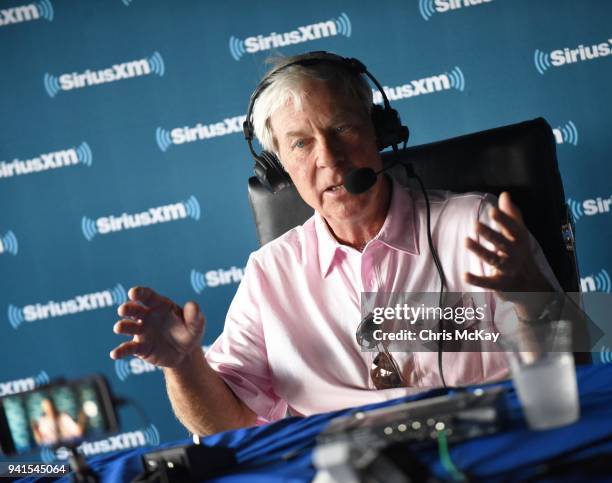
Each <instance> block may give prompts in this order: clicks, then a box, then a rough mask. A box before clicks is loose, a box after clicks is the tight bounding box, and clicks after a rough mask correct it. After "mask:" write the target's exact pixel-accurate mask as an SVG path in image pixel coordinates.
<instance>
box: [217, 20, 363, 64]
mask: <svg viewBox="0 0 612 483" xmlns="http://www.w3.org/2000/svg"><path fill="white" fill-rule="evenodd" d="M351 32H352V27H351V19H350V18H349V17H348V15H347V14H346V13H344V12H343V13H341V14H340V15H339V16H338V18H332V19H330V20H326V21H323V22H318V23H313V24H310V25H304V26H301V27H297V30H291V31H290V32H284V33H280V34H277V33H276V32H272V33H270V34H269V35H266V36H264V35H258V36H256V37H247V38H246V39H244V40H240V39H237V38H236V37H234V36H231V37H230V39H229V50H230V54H231V56H232V57H233V58H234V60H240V58H241V57H242V56H243V55H244V54H254V53H256V52H260V51H262V50H270V49H275V48H278V47H285V46H287V45H292V44H301V43H303V42H310V41H311V40H318V39H321V38H325V37H335V36H336V35H343V36H345V37H350V36H351Z"/></svg>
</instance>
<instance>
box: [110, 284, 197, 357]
mask: <svg viewBox="0 0 612 483" xmlns="http://www.w3.org/2000/svg"><path fill="white" fill-rule="evenodd" d="M128 298H129V299H130V300H129V301H128V302H126V303H124V304H122V305H120V306H119V309H118V310H117V313H118V314H119V316H121V317H125V318H123V319H121V320H119V321H117V323H116V324H115V326H114V327H113V330H114V332H115V333H116V334H123V335H128V336H133V337H132V340H129V341H127V342H123V343H122V344H120V345H118V346H117V347H115V348H114V349H113V350H112V351H111V353H110V356H111V358H113V359H120V358H122V357H127V356H137V357H139V358H141V359H143V360H145V361H147V362H149V363H151V364H155V365H157V366H162V367H176V366H178V365H179V364H180V363H181V362H183V360H184V359H185V357H186V356H188V355H189V354H190V353H191V352H192V351H193V350H194V349H195V348H197V347H199V346H200V343H201V340H202V336H203V335H204V325H205V319H204V315H203V314H202V312H201V311H200V308H199V307H198V304H196V303H195V302H187V303H186V304H185V307H184V308H183V309H181V308H180V307H179V306H178V305H176V304H175V303H174V302H172V300H170V299H168V298H166V297H162V296H161V295H159V294H158V293H156V292H155V291H154V290H152V289H150V288H145V287H132V288H131V289H130V291H129V292H128Z"/></svg>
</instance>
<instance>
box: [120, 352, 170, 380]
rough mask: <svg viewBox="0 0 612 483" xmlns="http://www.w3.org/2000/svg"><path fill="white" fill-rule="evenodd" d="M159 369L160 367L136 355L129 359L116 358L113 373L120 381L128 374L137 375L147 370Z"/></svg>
mask: <svg viewBox="0 0 612 483" xmlns="http://www.w3.org/2000/svg"><path fill="white" fill-rule="evenodd" d="M159 370H161V367H157V366H154V365H153V364H149V363H148V362H147V361H143V360H142V359H139V358H138V357H134V358H132V359H130V360H129V361H126V360H125V359H118V360H116V361H115V373H116V374H117V377H118V378H119V380H120V381H121V382H124V381H125V380H126V379H127V378H128V377H129V376H130V375H134V376H139V375H141V374H146V373H148V372H155V371H159Z"/></svg>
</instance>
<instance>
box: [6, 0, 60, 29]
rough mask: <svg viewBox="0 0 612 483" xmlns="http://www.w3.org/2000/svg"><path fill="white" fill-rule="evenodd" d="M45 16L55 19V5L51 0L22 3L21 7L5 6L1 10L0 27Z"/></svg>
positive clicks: (50, 20)
mask: <svg viewBox="0 0 612 483" xmlns="http://www.w3.org/2000/svg"><path fill="white" fill-rule="evenodd" d="M39 18H44V19H45V20H48V21H49V22H52V21H53V5H52V4H51V2H50V1H49V0H39V1H38V2H34V3H29V4H27V5H21V6H19V7H12V8H3V9H1V10H0V27H4V26H6V25H11V24H14V23H21V22H29V21H31V20H38V19H39Z"/></svg>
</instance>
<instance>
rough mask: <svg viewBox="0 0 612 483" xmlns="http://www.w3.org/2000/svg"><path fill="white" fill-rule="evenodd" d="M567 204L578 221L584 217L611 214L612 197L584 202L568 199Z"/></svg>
mask: <svg viewBox="0 0 612 483" xmlns="http://www.w3.org/2000/svg"><path fill="white" fill-rule="evenodd" d="M567 204H568V206H569V208H570V210H571V212H572V216H573V217H574V220H575V221H578V220H579V219H580V218H582V217H583V216H593V215H599V214H601V213H609V212H610V205H612V196H610V197H609V198H601V197H599V196H598V197H597V198H595V199H588V200H584V201H582V202H578V201H575V200H573V199H572V198H568V199H567Z"/></svg>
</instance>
